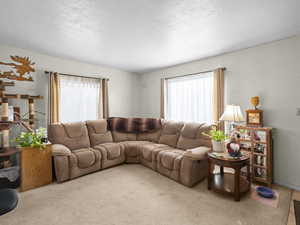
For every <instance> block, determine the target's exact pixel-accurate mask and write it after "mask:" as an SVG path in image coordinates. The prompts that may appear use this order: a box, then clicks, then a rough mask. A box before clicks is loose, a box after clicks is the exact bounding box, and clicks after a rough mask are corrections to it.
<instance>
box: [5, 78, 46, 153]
mask: <svg viewBox="0 0 300 225" xmlns="http://www.w3.org/2000/svg"><path fill="white" fill-rule="evenodd" d="M14 85H15V83H14V82H4V81H2V80H0V98H1V102H0V104H1V120H0V131H1V132H2V148H8V147H9V130H10V128H11V126H12V125H14V124H19V125H22V126H23V127H25V128H26V129H27V130H29V131H32V130H33V128H34V126H35V107H34V103H35V100H38V99H42V98H43V97H42V96H40V95H37V96H33V95H23V94H7V93H5V88H6V87H12V86H14ZM8 99H21V100H27V102H28V109H29V118H28V119H27V120H22V118H20V116H18V115H17V113H14V120H13V121H10V120H9V108H8Z"/></svg>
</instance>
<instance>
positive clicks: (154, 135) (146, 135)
mask: <svg viewBox="0 0 300 225" xmlns="http://www.w3.org/2000/svg"><path fill="white" fill-rule="evenodd" d="M160 133H161V129H159V130H157V131H154V132H143V133H138V134H137V137H136V140H138V141H151V142H156V143H157V142H158V140H159V137H160Z"/></svg>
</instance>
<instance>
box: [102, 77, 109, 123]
mask: <svg viewBox="0 0 300 225" xmlns="http://www.w3.org/2000/svg"><path fill="white" fill-rule="evenodd" d="M101 90H102V92H101V96H102V116H103V118H104V119H107V118H108V117H109V108H108V105H109V104H108V79H102V84H101Z"/></svg>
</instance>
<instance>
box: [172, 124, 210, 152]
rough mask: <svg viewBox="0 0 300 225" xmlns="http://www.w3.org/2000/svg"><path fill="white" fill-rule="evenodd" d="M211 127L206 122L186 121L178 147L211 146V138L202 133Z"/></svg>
mask: <svg viewBox="0 0 300 225" xmlns="http://www.w3.org/2000/svg"><path fill="white" fill-rule="evenodd" d="M210 129H211V127H210V126H206V125H205V124H198V123H186V124H185V125H184V126H183V128H182V130H181V133H180V136H179V139H178V142H177V146H176V147H177V148H180V149H185V150H186V149H190V148H196V147H199V146H207V147H209V146H210V144H211V140H210V138H209V137H207V136H205V135H203V134H202V133H203V132H208V131H209V130H210Z"/></svg>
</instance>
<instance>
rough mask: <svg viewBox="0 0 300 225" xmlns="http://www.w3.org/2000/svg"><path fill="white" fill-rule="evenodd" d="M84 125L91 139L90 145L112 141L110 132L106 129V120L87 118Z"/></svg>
mask: <svg viewBox="0 0 300 225" xmlns="http://www.w3.org/2000/svg"><path fill="white" fill-rule="evenodd" d="M86 125H87V129H88V133H89V137H90V141H91V146H95V145H98V144H102V143H110V142H113V139H112V135H111V132H110V131H108V130H107V121H106V120H104V119H102V120H89V121H86Z"/></svg>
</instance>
